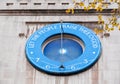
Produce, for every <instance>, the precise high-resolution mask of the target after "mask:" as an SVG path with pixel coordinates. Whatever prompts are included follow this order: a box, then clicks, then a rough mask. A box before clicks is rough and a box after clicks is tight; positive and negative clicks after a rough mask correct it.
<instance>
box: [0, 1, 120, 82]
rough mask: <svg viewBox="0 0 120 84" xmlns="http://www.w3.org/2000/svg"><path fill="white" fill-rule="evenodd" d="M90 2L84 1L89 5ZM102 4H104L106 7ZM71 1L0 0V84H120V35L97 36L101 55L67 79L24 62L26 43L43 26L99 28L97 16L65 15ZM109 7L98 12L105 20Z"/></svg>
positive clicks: (92, 13) (83, 13) (82, 12)
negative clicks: (49, 73) (73, 25)
mask: <svg viewBox="0 0 120 84" xmlns="http://www.w3.org/2000/svg"><path fill="white" fill-rule="evenodd" d="M91 1H92V0H86V3H90V2H91ZM109 2H110V1H109V0H106V3H109ZM72 6H73V2H72V0H3V1H1V3H0V46H1V49H0V84H39V83H41V84H120V80H119V79H120V56H119V54H120V49H119V47H120V39H119V36H120V32H119V30H117V29H116V30H114V31H112V32H110V36H109V37H101V35H98V37H99V39H100V41H101V44H102V54H101V57H100V59H99V60H98V62H97V63H96V64H95V65H94V66H93V67H92V68H90V69H88V70H86V71H84V72H82V73H78V74H75V75H71V76H53V75H48V74H46V73H43V72H40V71H38V70H36V69H35V68H34V67H32V66H31V65H30V64H29V62H28V61H27V59H26V55H25V44H26V41H27V39H28V38H29V37H30V35H31V34H33V33H34V32H35V31H36V30H38V29H39V28H42V27H43V26H45V25H47V24H52V23H58V22H60V21H61V20H62V21H63V22H71V23H76V24H81V25H84V26H86V27H88V28H90V29H94V28H95V27H100V25H98V24H97V22H98V13H97V12H95V11H90V12H84V11H83V9H82V8H81V9H80V10H78V11H77V10H76V12H75V14H66V13H65V10H66V9H68V8H70V7H72ZM117 7H118V6H116V4H115V3H112V4H111V5H110V6H109V7H108V9H106V10H105V11H103V12H102V14H103V17H104V19H108V18H109V17H110V15H111V10H112V9H115V8H117ZM118 21H120V20H118Z"/></svg>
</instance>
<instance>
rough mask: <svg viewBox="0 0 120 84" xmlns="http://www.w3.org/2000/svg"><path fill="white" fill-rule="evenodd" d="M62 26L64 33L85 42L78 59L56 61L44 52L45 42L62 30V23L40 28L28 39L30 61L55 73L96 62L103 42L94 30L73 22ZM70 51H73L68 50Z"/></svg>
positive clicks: (62, 72)
mask: <svg viewBox="0 0 120 84" xmlns="http://www.w3.org/2000/svg"><path fill="white" fill-rule="evenodd" d="M62 27H63V31H64V33H66V34H71V35H74V36H77V37H79V38H80V39H81V40H82V41H83V42H84V45H85V49H84V52H82V53H79V56H77V59H73V60H70V61H64V62H60V61H54V60H51V59H49V58H48V57H47V56H45V55H44V53H43V52H42V44H43V42H44V41H45V40H46V39H47V38H49V37H50V36H53V35H55V34H60V32H61V24H60V23H57V24H51V25H47V26H44V27H43V28H41V29H39V30H38V31H36V32H35V33H34V34H32V35H31V37H30V38H29V39H28V41H27V43H26V57H27V59H28V60H29V62H30V63H31V64H32V65H33V66H34V67H36V68H38V69H40V70H43V71H45V72H49V73H55V74H71V73H74V72H77V71H82V70H84V69H86V68H88V67H90V66H91V65H92V64H94V63H95V62H96V61H97V59H98V58H99V56H100V54H101V43H100V41H99V39H98V37H97V36H96V35H95V34H94V32H93V31H91V30H90V29H88V28H86V27H84V26H81V25H78V24H72V23H63V24H62ZM72 47H73V46H72ZM46 51H47V50H46ZM68 53H71V52H70V51H68ZM69 55H72V54H69ZM61 65H62V66H64V69H60V66H61Z"/></svg>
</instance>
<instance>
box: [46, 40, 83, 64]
mask: <svg viewBox="0 0 120 84" xmlns="http://www.w3.org/2000/svg"><path fill="white" fill-rule="evenodd" d="M62 46H63V47H62V48H61V39H56V40H53V41H51V42H50V43H48V44H47V46H46V47H45V48H44V55H45V56H46V57H48V58H49V59H51V60H54V61H58V62H67V61H71V60H74V59H77V58H78V57H79V56H80V55H81V54H82V52H83V49H82V46H81V45H80V44H79V43H77V42H76V41H74V40H71V39H67V38H64V39H63V45H62Z"/></svg>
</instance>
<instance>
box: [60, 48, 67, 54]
mask: <svg viewBox="0 0 120 84" xmlns="http://www.w3.org/2000/svg"><path fill="white" fill-rule="evenodd" d="M66 52H67V51H66V49H64V48H61V49H60V50H59V53H60V54H65V53H66Z"/></svg>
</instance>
